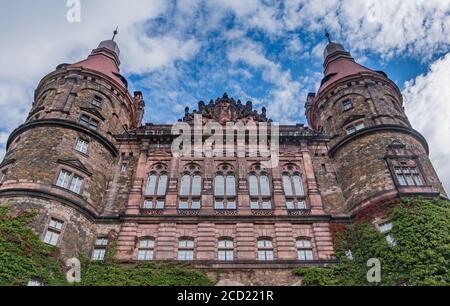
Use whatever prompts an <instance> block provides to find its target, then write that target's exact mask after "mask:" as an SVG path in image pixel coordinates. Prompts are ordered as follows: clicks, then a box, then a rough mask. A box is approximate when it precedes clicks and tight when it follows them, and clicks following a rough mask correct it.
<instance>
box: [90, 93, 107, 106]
mask: <svg viewBox="0 0 450 306" xmlns="http://www.w3.org/2000/svg"><path fill="white" fill-rule="evenodd" d="M104 100H105V99H104V98H103V97H101V96H100V95H98V94H94V95H93V96H92V99H91V105H92V106H94V107H95V108H98V109H101V108H102V105H103V102H104Z"/></svg>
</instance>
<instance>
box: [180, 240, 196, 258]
mask: <svg viewBox="0 0 450 306" xmlns="http://www.w3.org/2000/svg"><path fill="white" fill-rule="evenodd" d="M193 259H194V238H189V237H185V238H182V239H180V241H179V243H178V260H193Z"/></svg>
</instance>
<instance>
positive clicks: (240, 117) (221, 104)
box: [180, 93, 272, 124]
mask: <svg viewBox="0 0 450 306" xmlns="http://www.w3.org/2000/svg"><path fill="white" fill-rule="evenodd" d="M195 114H200V115H202V117H203V120H204V123H206V122H208V121H215V122H219V123H220V124H225V123H226V122H236V121H243V122H244V123H247V122H249V121H253V122H272V120H270V119H268V118H267V116H266V115H267V110H266V108H265V107H263V108H262V112H261V113H258V112H257V111H256V110H253V103H252V102H251V101H248V102H247V103H246V104H245V105H244V104H242V102H241V101H240V100H237V101H236V100H234V99H233V98H229V97H228V95H227V94H226V93H225V94H224V95H223V97H222V98H218V99H216V101H213V100H211V101H209V103H208V104H207V105H206V104H205V102H203V101H200V102H198V110H194V111H192V112H190V109H189V107H186V109H185V115H184V117H183V119H181V120H180V121H183V122H188V123H192V122H194V115H195Z"/></svg>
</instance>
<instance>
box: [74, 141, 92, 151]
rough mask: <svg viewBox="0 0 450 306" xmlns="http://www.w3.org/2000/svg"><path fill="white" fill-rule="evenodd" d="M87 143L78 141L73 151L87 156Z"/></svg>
mask: <svg viewBox="0 0 450 306" xmlns="http://www.w3.org/2000/svg"><path fill="white" fill-rule="evenodd" d="M88 147H89V142H87V141H86V140H83V139H78V140H77V144H76V146H75V150H77V151H78V152H80V153H83V154H87V153H88Z"/></svg>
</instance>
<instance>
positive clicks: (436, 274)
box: [294, 198, 450, 286]
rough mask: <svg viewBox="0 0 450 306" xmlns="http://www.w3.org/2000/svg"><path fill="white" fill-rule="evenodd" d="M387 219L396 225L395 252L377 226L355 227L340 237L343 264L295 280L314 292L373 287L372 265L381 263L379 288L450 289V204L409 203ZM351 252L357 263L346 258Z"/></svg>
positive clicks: (311, 270) (314, 270)
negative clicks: (373, 260) (370, 278)
mask: <svg viewBox="0 0 450 306" xmlns="http://www.w3.org/2000/svg"><path fill="white" fill-rule="evenodd" d="M387 213H388V216H389V218H390V220H391V221H392V222H393V224H394V227H393V230H392V232H391V235H392V236H393V237H394V239H395V241H396V243H397V245H396V246H395V247H391V246H390V245H389V244H388V243H387V242H386V240H385V237H384V236H383V235H382V234H381V233H379V232H378V231H377V230H376V229H375V227H374V226H373V225H372V224H369V223H367V222H361V223H358V224H353V225H350V226H348V227H347V228H346V230H345V231H343V232H342V233H339V234H338V235H337V246H336V248H337V251H336V256H337V258H338V259H339V260H340V263H339V264H337V265H336V266H334V267H332V268H329V269H327V268H298V269H295V270H294V274H296V275H299V276H302V277H303V284H305V285H311V286H317V285H319V286H320V285H325V286H327V285H362V286H364V285H370V284H369V283H368V282H367V279H366V274H367V271H368V268H367V267H366V263H367V260H368V259H370V258H377V259H379V260H380V262H381V270H382V273H381V283H379V284H377V285H399V284H404V283H406V284H409V285H413V286H420V285H449V284H450V269H449V259H450V202H448V201H444V200H437V199H435V200H427V199H420V198H414V199H405V200H403V201H402V202H401V203H399V204H398V205H395V206H394V207H393V208H391V209H390V210H389V211H387ZM348 249H351V251H352V254H353V260H349V259H348V258H347V257H346V256H345V250H348Z"/></svg>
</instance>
